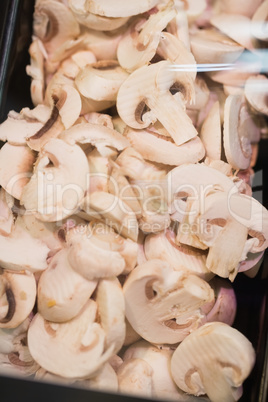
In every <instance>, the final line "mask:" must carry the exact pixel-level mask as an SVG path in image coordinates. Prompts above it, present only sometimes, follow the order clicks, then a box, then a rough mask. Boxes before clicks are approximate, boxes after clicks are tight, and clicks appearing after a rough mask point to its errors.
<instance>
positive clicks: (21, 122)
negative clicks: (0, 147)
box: [0, 111, 43, 145]
mask: <svg viewBox="0 0 268 402" xmlns="http://www.w3.org/2000/svg"><path fill="white" fill-rule="evenodd" d="M42 127H43V124H42V123H41V122H40V121H36V120H35V119H33V120H30V119H25V118H24V117H23V116H22V115H21V113H16V112H14V111H10V112H9V113H8V117H7V119H6V120H5V121H4V122H3V123H1V124H0V140H1V141H3V142H4V141H8V142H9V143H10V144H11V145H25V144H26V138H27V137H28V136H31V135H34V134H35V133H36V132H37V131H39V130H40V129H41V128H42Z"/></svg>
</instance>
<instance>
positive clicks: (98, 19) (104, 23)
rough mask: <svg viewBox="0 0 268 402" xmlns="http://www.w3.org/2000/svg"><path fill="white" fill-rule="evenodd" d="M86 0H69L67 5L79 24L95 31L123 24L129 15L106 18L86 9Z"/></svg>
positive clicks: (115, 27)
mask: <svg viewBox="0 0 268 402" xmlns="http://www.w3.org/2000/svg"><path fill="white" fill-rule="evenodd" d="M87 3H88V2H87V0H81V1H79V2H77V1H76V0H69V2H68V5H69V7H70V9H71V10H72V12H73V14H74V15H75V18H76V20H77V21H78V22H79V24H81V25H84V26H86V27H88V28H91V29H96V30H97V31H112V30H114V29H117V28H120V27H121V26H122V25H124V24H125V23H126V22H127V21H128V19H129V17H124V18H107V17H105V16H102V15H97V14H93V13H91V12H89V11H88V10H87Z"/></svg>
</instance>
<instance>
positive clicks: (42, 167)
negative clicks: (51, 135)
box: [21, 139, 89, 222]
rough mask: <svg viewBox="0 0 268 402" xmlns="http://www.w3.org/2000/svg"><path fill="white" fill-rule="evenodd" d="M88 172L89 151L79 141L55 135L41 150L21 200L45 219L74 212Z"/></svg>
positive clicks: (54, 218) (86, 185)
mask: <svg viewBox="0 0 268 402" xmlns="http://www.w3.org/2000/svg"><path fill="white" fill-rule="evenodd" d="M51 164H52V166H51ZM88 174H89V167H88V162H87V158H86V155H85V154H84V152H83V151H82V149H81V148H80V147H79V146H78V145H69V144H67V143H66V142H65V141H63V140H61V139H51V140H50V141H48V142H47V143H46V144H45V146H44V147H43V148H42V151H41V152H40V154H39V157H38V159H37V161H36V164H35V167H34V174H33V176H32V177H31V180H30V181H29V183H28V184H27V185H26V186H25V187H24V189H23V193H22V197H21V203H22V204H23V205H24V207H25V208H26V210H29V211H31V212H32V213H34V214H35V215H36V217H37V218H38V219H40V220H43V221H48V222H53V221H57V220H60V219H63V218H65V217H67V216H70V215H72V214H73V213H74V212H75V211H76V210H77V209H78V207H79V205H80V204H81V202H82V200H83V197H84V193H85V191H86V190H87V187H88Z"/></svg>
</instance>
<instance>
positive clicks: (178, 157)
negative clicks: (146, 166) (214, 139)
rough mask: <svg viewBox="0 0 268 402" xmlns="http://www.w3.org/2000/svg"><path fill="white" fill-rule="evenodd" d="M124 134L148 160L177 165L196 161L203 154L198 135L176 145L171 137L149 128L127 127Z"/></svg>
mask: <svg viewBox="0 0 268 402" xmlns="http://www.w3.org/2000/svg"><path fill="white" fill-rule="evenodd" d="M125 135H126V137H127V138H128V140H129V142H130V143H131V145H132V146H133V148H134V149H136V150H137V151H139V152H140V154H141V155H142V156H143V158H144V159H147V160H149V161H153V162H158V163H164V164H167V165H173V166H179V165H182V164H184V163H196V162H198V161H200V160H201V159H202V158H203V157H204V155H205V153H204V152H205V151H204V147H203V145H202V142H201V141H200V138H199V137H195V138H193V139H192V140H190V141H187V142H186V143H184V144H182V145H180V146H177V145H176V144H175V143H174V142H173V141H172V138H171V137H167V136H164V135H161V134H158V133H157V132H155V131H152V130H150V129H147V130H134V129H132V128H130V127H128V128H127V129H126V130H125Z"/></svg>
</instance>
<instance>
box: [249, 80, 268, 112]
mask: <svg viewBox="0 0 268 402" xmlns="http://www.w3.org/2000/svg"><path fill="white" fill-rule="evenodd" d="M267 89H268V79H267V77H266V76H265V75H262V74H260V75H256V76H253V77H250V78H248V79H247V81H246V84H245V97H246V99H247V101H248V103H249V104H250V106H251V107H252V108H253V109H254V110H255V111H257V112H258V113H261V114H265V115H268V106H267V100H266V96H267Z"/></svg>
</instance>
